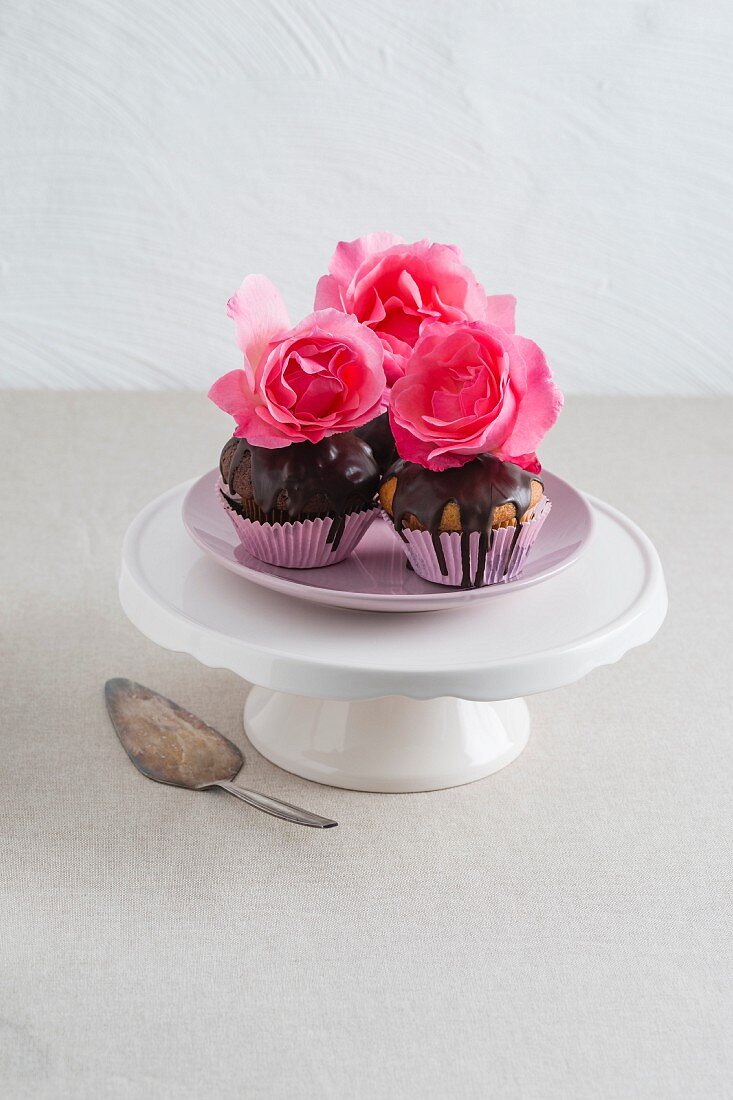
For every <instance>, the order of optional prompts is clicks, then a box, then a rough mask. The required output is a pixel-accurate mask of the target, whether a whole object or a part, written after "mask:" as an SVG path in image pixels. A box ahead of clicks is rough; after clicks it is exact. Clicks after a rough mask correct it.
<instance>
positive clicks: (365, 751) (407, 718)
mask: <svg viewBox="0 0 733 1100" xmlns="http://www.w3.org/2000/svg"><path fill="white" fill-rule="evenodd" d="M244 728H245V732H246V734H247V736H248V737H249V739H250V741H251V742H252V744H253V745H254V747H255V748H256V749H257V750H258V752H260V753H262V755H263V756H265V757H267V759H268V760H271V761H272V763H273V764H277V765H278V766H279V767H281V768H284V769H285V770H286V771H289V772H294V773H295V775H300V776H302V777H303V778H304V779H313V780H315V781H316V782H318V783H326V784H328V785H329V786H332V787H346V788H348V789H349V790H355V791H384V792H388V793H405V792H409V791H435V790H440V789H441V788H443V787H457V786H459V785H460V784H462V783H471V782H473V780H475V779H483V778H484V776H487V775H491V773H492V772H496V771H498V770H499V769H500V768H503V767H504V766H505V765H506V764H509V763H511V761H512V760H514V759H515V758H516V757H517V756H519V754H520V752H521V751H522V749H523V748H524V746H525V745H526V744H527V739H528V737H529V713H528V711H527V704H526V703H525V702H524V699H505V700H503V701H501V702H497V703H484V702H472V701H470V700H468V699H455V698H450V697H444V698H440V699H425V700H423V699H408V698H406V697H405V696H402V695H389V696H385V697H382V698H381V699H359V700H350V701H339V700H335V699H314V698H309V697H308V696H304V695H287V694H285V693H284V692H280V691H270V690H269V689H268V688H263V687H254V688H252V691H251V692H250V694H249V696H248V698H247V703H246V705H245V708H244Z"/></svg>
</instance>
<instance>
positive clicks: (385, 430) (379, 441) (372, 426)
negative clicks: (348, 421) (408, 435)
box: [353, 413, 399, 473]
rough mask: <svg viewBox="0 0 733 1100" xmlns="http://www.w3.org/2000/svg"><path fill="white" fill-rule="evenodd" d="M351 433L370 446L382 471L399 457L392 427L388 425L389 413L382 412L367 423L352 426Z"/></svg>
mask: <svg viewBox="0 0 733 1100" xmlns="http://www.w3.org/2000/svg"><path fill="white" fill-rule="evenodd" d="M353 435H358V437H359V439H363V440H364V442H365V443H366V444H368V446H369V447H371V449H372V453H373V455H374V457H375V459H376V460H377V465H378V466H379V469H380V470H381V471H382V473H384V471H385V470H387V469H388V468H389V467H390V466H391V465H392V463H393V462H395V461H396V459H397V458H398V457H399V456H398V454H397V447H396V446H395V441H394V436H393V435H392V429H391V428H390V426H389V413H382V415H381V416H377V417H375V419H374V420H370V421H369V423H368V424H362V426H361V427H360V428H354V431H353Z"/></svg>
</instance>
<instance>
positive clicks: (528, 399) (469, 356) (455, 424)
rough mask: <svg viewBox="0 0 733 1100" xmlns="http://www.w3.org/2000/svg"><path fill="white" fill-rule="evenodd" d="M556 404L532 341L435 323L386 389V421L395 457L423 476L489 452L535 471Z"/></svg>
mask: <svg viewBox="0 0 733 1100" xmlns="http://www.w3.org/2000/svg"><path fill="white" fill-rule="evenodd" d="M562 400H563V399H562V394H561V393H560V391H559V390H558V388H557V386H556V385H555V383H554V382H553V380H552V375H551V374H550V368H549V367H548V366H547V361H546V359H545V357H544V355H543V353H542V352H541V350H540V349H539V348H538V347H537V345H536V344H534V343H532V341H531V340H525V338H524V337H523V336H514V335H512V334H511V333H509V332H506V331H505V330H504V329H502V328H499V327H498V325H489V324H485V323H483V322H474V323H470V322H460V323H457V324H452V325H446V324H442V323H440V322H434V323H433V324H431V325H425V327H424V328H423V330H422V334H421V336H420V339H419V340H418V341H417V343H416V344H415V348H414V350H413V352H412V355H411V357H410V359H409V362H408V364H407V369H406V371H405V374H404V377H403V378H400V379H398V381H397V382H396V383H395V384H394V386H393V387H392V394H391V403H390V411H389V416H390V423H391V425H392V432H393V434H394V438H395V443H396V444H397V450H398V451H399V453H400V455H401V456H402V457H403V458H406V459H408V461H410V462H417V463H419V464H420V465H421V466H426V467H427V468H428V469H429V470H446V469H448V468H449V467H451V466H462V465H464V463H466V462H469V461H470V459H472V458H473V457H474V456H475V455H479V454H484V453H486V452H490V453H491V454H495V455H496V456H497V457H498V458H501V459H502V460H504V461H507V462H516V463H517V465H520V466H523V467H524V468H525V469H528V470H531V471H533V472H537V471H538V470H539V469H540V466H539V462H538V461H537V456H536V455H535V454H534V451H535V448H536V447H537V444H538V443H539V442H540V440H541V439H542V437H543V436H544V434H545V432H546V431H547V430H548V428H550V427H552V425H553V424H554V423H555V421H556V420H557V417H558V414H559V412H560V409H561V407H562Z"/></svg>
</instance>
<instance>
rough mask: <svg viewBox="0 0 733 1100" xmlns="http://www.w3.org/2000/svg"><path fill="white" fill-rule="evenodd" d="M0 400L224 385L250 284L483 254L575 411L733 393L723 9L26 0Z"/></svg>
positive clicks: (4, 210) (6, 238) (9, 162)
mask: <svg viewBox="0 0 733 1100" xmlns="http://www.w3.org/2000/svg"><path fill="white" fill-rule="evenodd" d="M0 20H1V27H0V34H1V37H0V109H1V112H2V113H1V117H0V149H1V150H2V154H1V155H2V162H3V169H2V182H1V185H0V186H1V193H0V233H1V237H0V262H1V264H2V267H1V277H2V302H1V310H2V315H1V317H0V341H1V342H0V385H6V386H20V387H35V386H45V387H111V388H115V387H122V388H137V387H144V388H162V387H173V386H177V387H180V386H186V387H188V386H191V387H204V386H206V385H208V383H210V382H211V381H212V379H213V378H214V377H215V376H216V375H217V374H219V373H222V372H223V371H224V370H228V369H231V368H232V367H233V366H235V365H236V364H237V362H238V354H237V352H236V350H235V345H234V342H233V339H232V333H231V331H230V322H229V321H228V320H227V318H226V315H225V302H226V299H227V297H228V295H229V294H230V293H231V292H232V291H233V290H234V289H235V288H236V287H237V285H238V284H239V281H240V280H241V278H242V276H243V275H245V274H246V273H247V272H250V271H262V272H265V273H267V274H268V275H269V276H270V277H271V278H273V279H274V280H275V281H276V282H277V283H278V284H279V286H280V287H281V289H282V291H283V293H284V295H285V298H286V300H287V302H288V304H289V306H290V309H291V313H292V317H293V319H294V320H295V319H297V318H298V317H299V316H301V315H302V314H303V313H305V312H307V311H308V310H309V308H310V306H311V305H312V294H313V288H314V287H315V282H316V279H317V277H318V276H319V275H320V274H321V273H322V272H323V271H324V270H325V268H326V264H327V261H328V258H329V256H330V253H331V251H332V249H333V245H334V244H335V242H336V241H337V240H338V239H339V238H345V239H349V238H352V237H354V236H357V235H359V234H361V233H363V232H367V231H370V230H374V229H381V228H384V229H391V230H393V231H394V232H397V233H401V234H402V235H404V236H405V237H407V238H408V239H415V238H418V237H421V236H429V237H432V238H433V239H435V240H441V241H452V242H456V243H458V244H460V245H461V246H462V247H463V249H464V253H465V256H466V259H467V261H468V262H469V264H470V265H471V266H472V267H473V268H474V269H475V271H476V273H477V274H478V276H479V277H480V278H481V279H482V281H483V282H484V283H485V285H486V287H487V289H489V291H492V292H514V293H516V294H517V296H518V298H519V315H518V316H519V329H520V331H522V332H524V333H525V334H526V335H529V336H532V337H533V338H534V339H535V340H537V341H538V342H539V343H540V344H541V345H542V346H543V347H544V348H545V350H546V352H547V354H548V357H549V358H550V361H551V363H552V365H553V366H554V368H555V371H556V374H557V376H558V379H559V381H560V383H561V385H562V386H563V387H564V388H565V389H566V390H567V391H571V392H572V391H585V392H596V393H606V392H629V393H639V394H641V393H661V392H666V393H680V394H695V393H711V392H723V391H729V392H733V370H732V369H731V350H730V349H731V344H732V342H733V341H732V340H731V336H732V331H731V329H732V326H731V293H730V287H729V285H727V281H728V279H729V275H730V264H729V259H730V242H731V220H730V210H731V206H732V198H731V191H730V187H729V185H730V181H731V175H732V174H733V173H732V169H733V155H732V153H731V147H730V134H731V124H732V121H733V120H732V118H731V105H732V103H733V95H732V94H731V89H730V86H728V87H726V86H725V85H726V82H727V83H728V85H729V84H730V78H729V75H728V74H729V71H730V65H731V61H730V58H731V37H732V35H731V29H732V27H733V16H732V15H731V6H730V2H729V0H706V2H705V3H700V2H693V0H652V2H648V3H643V2H639V3H637V2H632V0H615V2H614V0H607V2H604V3H586V2H581V0H559V2H554V3H548V2H539V0H537V2H533V3H530V2H525V3H510V2H504V3H502V2H499V0H491V2H479V0H473V2H471V0H465V2H461V3H457V2H446V0H399V2H396V0H370V2H369V3H359V4H347V3H340V2H338V0H311V2H308V0H246V2H245V3H239V4H237V3H235V2H233V0H156V2H155V3H152V2H151V0H144V2H143V0H63V2H61V0H55V2H53V0H52V2H44V3H42V2H36V3H33V2H31V0H3V3H2V6H1V7H0Z"/></svg>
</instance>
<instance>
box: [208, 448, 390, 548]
mask: <svg viewBox="0 0 733 1100" xmlns="http://www.w3.org/2000/svg"><path fill="white" fill-rule="evenodd" d="M219 472H220V474H221V480H220V482H219V487H218V491H219V497H220V500H221V502H222V503H223V505H224V507H225V508H226V510H227V513H228V514H229V517H230V519H231V520H232V522H233V524H234V527H235V529H236V531H237V534H238V535H239V538H240V541H241V542H242V545H243V546H244V547H245V549H246V550H247V551H248V552H249V553H251V554H253V555H254V556H255V557H257V558H259V559H260V560H262V561H265V562H269V563H270V564H272V565H283V566H288V567H290V568H315V567H321V566H324V565H332V564H335V563H336V562H339V561H342V560H343V559H344V558H345V557H347V556H348V555H349V554H350V553H351V551H352V550H353V549H354V547H355V546H356V545H357V543H358V542H359V540H360V539H361V538H362V536H363V535H364V533H365V532H366V530H367V528H368V527H369V525H370V524H371V522H372V520H373V519H374V518H375V516H376V514H377V506H376V502H375V494H376V490H377V486H378V484H379V469H378V467H377V464H376V461H375V459H374V456H373V454H372V452H371V450H370V448H369V447H368V446H367V444H366V443H364V441H363V440H361V439H358V438H357V437H356V436H355V435H353V434H352V433H345V434H342V435H334V436H329V437H327V438H326V439H323V440H321V441H320V442H318V443H307V442H305V443H292V444H290V446H288V447H282V448H274V449H273V448H265V447H255V446H252V445H251V444H250V443H248V442H247V440H244V439H237V438H232V439H230V440H229V441H228V442H227V443H226V444H225V446H224V449H223V451H222V453H221V458H220V461H219Z"/></svg>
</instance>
